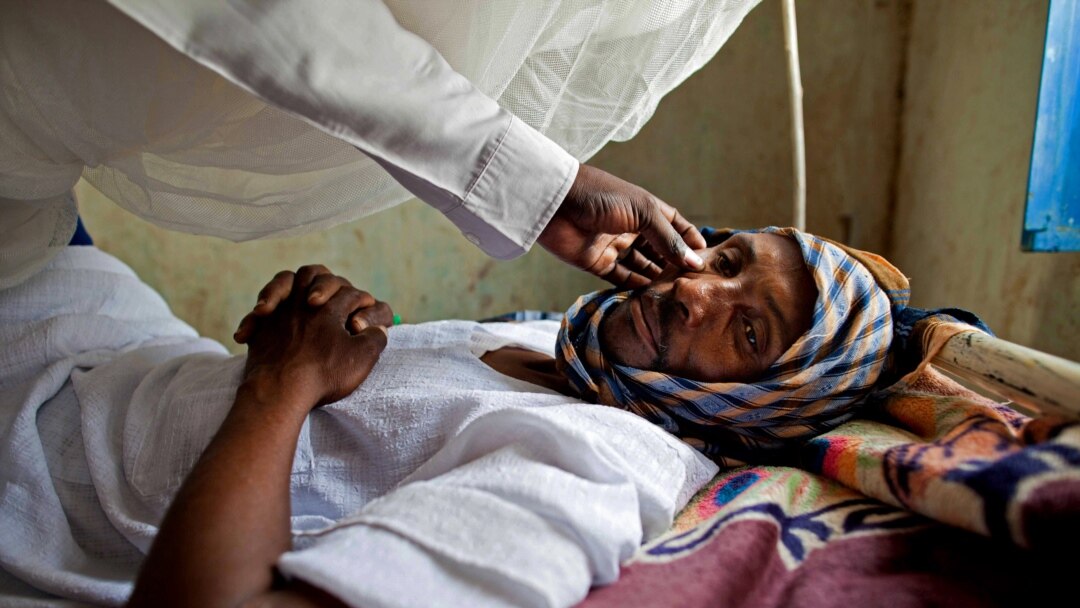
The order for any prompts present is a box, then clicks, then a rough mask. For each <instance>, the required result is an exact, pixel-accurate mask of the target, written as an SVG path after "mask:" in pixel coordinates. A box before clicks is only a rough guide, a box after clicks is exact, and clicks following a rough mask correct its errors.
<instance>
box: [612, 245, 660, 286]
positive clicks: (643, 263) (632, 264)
mask: <svg viewBox="0 0 1080 608" xmlns="http://www.w3.org/2000/svg"><path fill="white" fill-rule="evenodd" d="M619 263H620V264H621V265H622V266H625V267H626V268H627V269H629V270H631V271H633V272H636V273H637V274H640V275H642V276H644V277H647V278H649V279H655V278H656V277H658V276H660V273H661V272H662V271H663V268H661V267H660V266H659V265H657V264H656V262H654V261H652V260H651V259H649V257H648V256H647V255H645V254H644V253H642V252H641V251H639V250H638V249H631V250H629V251H628V252H626V253H625V254H624V255H623V258H622V259H621V260H620V261H619Z"/></svg>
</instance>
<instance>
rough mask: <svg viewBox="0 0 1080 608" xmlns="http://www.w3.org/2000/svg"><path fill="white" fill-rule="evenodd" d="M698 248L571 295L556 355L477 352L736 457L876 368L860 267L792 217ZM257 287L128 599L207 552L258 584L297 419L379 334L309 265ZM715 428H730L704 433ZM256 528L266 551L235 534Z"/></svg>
mask: <svg viewBox="0 0 1080 608" xmlns="http://www.w3.org/2000/svg"><path fill="white" fill-rule="evenodd" d="M702 253H703V258H704V259H705V260H706V264H707V267H706V269H705V270H703V271H701V272H679V271H675V270H669V271H667V272H665V273H663V274H661V276H660V277H659V278H658V279H656V280H655V281H654V282H653V283H652V284H651V285H650V286H648V287H647V288H642V289H638V290H635V291H633V292H621V293H619V292H617V291H612V292H606V293H597V294H590V295H588V296H585V297H583V298H582V299H581V300H579V302H577V303H576V304H575V306H574V307H573V308H572V309H571V310H570V311H569V313H568V315H567V316H566V318H565V320H564V323H563V326H562V331H561V333H560V334H559V336H558V341H557V349H556V352H557V355H558V358H557V359H556V358H555V357H552V356H550V355H548V354H545V353H542V352H537V351H534V350H529V349H522V348H518V347H515V346H506V347H502V348H494V349H491V350H488V351H487V352H486V353H485V354H483V355H482V356H481V357H480V358H481V360H482V361H483V362H484V363H486V364H488V365H489V366H491V367H492V368H494V369H496V370H499V371H501V372H503V373H504V374H506V375H509V376H512V377H515V378H518V379H521V380H524V381H526V382H530V383H532V384H536V385H540V386H545V387H548V388H550V389H552V390H555V391H558V392H560V393H563V394H566V395H569V396H575V397H581V396H584V397H585V398H586V399H587V400H589V401H594V402H595V401H600V402H602V403H607V404H610V405H616V406H619V407H622V408H624V409H629V410H631V411H633V412H635V413H637V414H640V415H642V416H643V417H645V418H647V419H650V420H652V421H654V422H656V423H658V424H660V425H661V426H664V427H666V428H668V429H669V430H671V431H673V432H675V433H678V434H681V435H683V436H688V438H690V439H691V440H692V441H694V442H695V443H696V444H697V445H698V446H699V447H701V448H707V450H706V451H709V452H710V453H712V454H714V455H717V456H723V454H724V452H725V450H724V447H723V446H722V445H718V444H717V442H718V441H734V442H736V443H739V439H741V440H742V443H743V444H745V445H743V446H739V447H735V448H733V449H731V450H730V451H729V452H730V453H735V454H740V455H743V454H746V452H747V450H746V449H745V447H746V445H752V446H760V447H764V448H768V447H773V446H775V445H779V443H781V442H782V440H783V439H785V438H792V437H801V436H805V435H807V434H809V433H814V432H820V431H821V430H824V429H825V428H828V427H829V426H830V425H833V424H837V423H838V421H839V420H842V419H844V418H845V417H846V416H845V414H844V412H843V410H844V409H846V405H848V404H850V403H851V401H852V399H851V397H852V396H853V394H858V393H859V392H860V391H861V390H863V389H865V387H866V386H868V385H869V384H871V383H872V382H873V377H874V376H876V373H875V372H874V370H873V369H869V370H867V369H864V368H874V367H877V368H878V369H880V367H881V365H882V364H883V361H884V355H885V353H886V351H887V349H888V344H889V338H890V337H891V326H890V324H889V301H888V298H887V297H886V296H885V294H884V292H882V290H881V289H880V288H878V287H877V286H876V284H875V283H874V280H873V278H872V277H871V276H870V274H869V272H867V271H866V270H865V269H864V268H862V267H861V266H859V265H858V264H856V263H853V260H852V258H850V257H849V256H847V255H846V254H845V253H844V252H843V251H842V250H840V249H839V248H837V247H835V246H833V245H830V244H828V243H826V242H824V241H821V240H819V239H816V238H814V237H812V236H809V235H804V234H802V233H798V232H795V231H766V232H743V233H740V234H736V235H734V236H732V237H731V238H728V239H726V240H725V241H724V242H722V243H720V244H719V245H717V246H715V247H712V248H710V249H708V250H706V251H703V252H702ZM821 294H823V295H821ZM260 295H261V296H262V299H263V300H265V302H264V303H263V304H262V305H260V306H259V307H258V309H257V311H256V313H255V314H254V315H253V316H251V317H249V319H247V320H246V321H245V323H244V324H243V326H242V328H241V330H240V331H239V332H238V339H240V340H243V341H247V340H249V339H250V345H251V353H250V354H249V359H248V363H247V367H246V373H245V383H244V384H243V385H242V388H241V390H240V392H239V394H238V397H237V403H236V405H235V406H234V408H233V412H232V413H230V416H229V418H227V419H226V423H225V425H223V427H222V430H221V431H220V432H219V434H218V436H217V438H215V440H214V443H213V444H212V445H211V448H210V449H209V450H208V451H207V453H208V454H209V456H204V457H203V462H202V463H200V465H199V466H198V467H197V468H196V470H195V472H193V473H192V475H191V477H189V480H188V482H187V484H186V485H185V487H184V489H183V490H182V492H181V494H180V495H179V496H178V498H177V500H176V503H174V506H173V507H172V510H171V512H170V514H169V517H168V518H167V519H166V522H165V523H164V524H163V526H162V530H161V533H160V535H159V537H158V540H157V541H156V544H155V548H154V550H153V551H152V552H151V554H150V557H149V559H148V561H147V563H146V566H145V568H144V570H143V574H142V578H141V580H140V584H139V585H138V586H137V588H136V593H135V596H134V598H135V600H136V601H137V602H145V603H147V604H156V603H157V602H158V601H159V600H160V598H161V592H163V591H165V590H166V589H170V590H171V591H169V592H172V593H174V592H175V589H176V588H177V587H178V586H181V583H182V581H184V580H185V577H184V576H181V575H180V574H179V573H180V572H185V571H189V570H193V571H194V575H195V576H198V577H200V578H201V577H204V576H205V577H206V578H207V579H210V580H213V579H214V578H215V576H214V573H215V571H217V572H218V573H219V575H220V574H223V573H222V572H221V571H222V564H221V563H220V562H219V561H217V562H215V563H214V564H212V565H210V564H206V562H205V558H206V556H208V555H216V556H218V560H220V559H222V557H223V556H226V555H228V556H230V559H229V562H228V563H229V566H228V567H227V568H226V569H225V570H224V572H227V574H224V575H222V576H221V578H220V580H215V581H213V585H212V586H211V588H210V590H211V591H212V593H210V595H211V596H217V597H222V596H224V597H232V598H236V599H238V600H245V599H249V598H251V597H252V595H253V594H257V593H267V592H270V590H271V588H272V579H271V572H272V570H273V565H274V563H275V562H276V561H277V560H278V559H279V557H280V555H281V554H282V553H283V552H285V551H287V550H288V549H289V548H290V535H289V526H288V490H289V484H288V475H287V472H288V471H289V467H290V466H291V461H292V458H293V453H294V450H295V442H296V436H297V435H298V433H299V432H300V428H301V424H302V421H303V419H304V417H305V416H306V415H307V414H308V412H309V411H310V409H311V408H312V407H314V406H317V405H318V404H320V403H329V402H334V401H337V400H338V399H340V398H342V397H344V396H346V395H348V394H349V393H351V392H353V391H354V390H357V389H356V387H357V386H359V385H360V384H361V383H363V381H364V379H365V377H366V376H367V375H368V374H369V373H370V371H371V370H372V368H373V367H374V365H375V361H376V360H377V359H378V357H379V353H380V352H381V351H382V350H383V347H384V345H385V344H386V331H384V330H383V327H385V326H388V325H389V321H390V319H391V318H392V313H391V312H390V309H389V307H388V306H386V305H385V304H383V303H381V302H377V301H375V300H374V299H373V298H371V296H369V295H368V294H366V293H364V292H361V291H358V290H355V289H354V288H352V287H351V286H350V285H349V284H348V282H347V281H345V280H344V279H342V278H340V277H335V276H334V275H332V274H329V272H328V271H325V269H322V268H305V269H302V270H301V271H300V273H299V275H292V274H291V273H282V274H279V275H278V277H276V278H275V280H274V281H273V282H272V283H271V284H270V285H268V286H267V288H266V290H264V293H263V294H260ZM275 308H276V309H277V310H276V312H274V309H275ZM256 315H258V316H256ZM350 330H351V331H350ZM354 334H355V335H354ZM841 366H842V367H841ZM378 371H383V372H384V373H397V374H408V373H410V372H412V371H415V372H416V373H421V371H422V370H393V371H391V370H383V369H380V370H378ZM853 377H854V378H853ZM823 382H824V383H826V385H827V386H826V387H821V386H817V385H818V384H819V383H823ZM359 390H363V389H362V388H361V389H359ZM718 395H723V398H722V399H719V398H718V397H717V396H718ZM279 417H280V422H279ZM266 418H272V420H273V422H270V423H267V422H266V421H265V420H266ZM720 425H722V427H721V428H724V429H729V430H732V429H733V430H735V433H736V434H735V435H726V434H725V435H721V434H718V433H716V432H711V431H714V430H715V429H711V428H710V427H720ZM267 427H269V428H267ZM687 430H691V432H690V433H687V432H686V431H687ZM222 461H224V462H222ZM253 461H257V462H258V464H257V465H251V464H245V465H244V466H243V467H238V466H236V465H235V464H233V465H230V464H228V463H239V462H243V463H250V462H253ZM244 481H246V482H247V483H246V484H243V482H244ZM223 496H224V497H228V498H227V500H222V497H223ZM234 501H235V502H234ZM239 521H243V522H244V523H243V524H239V523H238V522H239ZM270 530H272V531H274V534H273V535H272V536H271V535H269V534H267V531H270ZM254 534H260V535H261V536H262V539H263V541H264V543H265V545H266V546H265V547H253V546H252V543H251V542H250V541H247V540H245V539H248V538H249V537H250V536H251V535H254ZM270 539H272V542H271V540H270ZM260 544H263V543H260ZM286 569H287V570H288V568H286ZM355 575H356V576H368V575H369V574H368V573H365V572H356V573H355ZM308 580H311V579H308ZM170 583H171V584H170ZM169 592H166V593H169ZM277 593H278V595H276V596H273V595H272V596H270V597H278V598H281V599H283V600H284V599H285V598H288V599H296V600H298V601H299V600H300V599H312V598H317V599H318V600H319V601H322V602H324V603H334V602H336V600H334V599H332V596H326V595H325V594H324V593H323V592H322V591H318V590H315V589H313V588H312V587H310V586H308V585H307V584H304V586H303V587H302V588H298V587H294V588H292V589H289V590H281V591H278V592H277Z"/></svg>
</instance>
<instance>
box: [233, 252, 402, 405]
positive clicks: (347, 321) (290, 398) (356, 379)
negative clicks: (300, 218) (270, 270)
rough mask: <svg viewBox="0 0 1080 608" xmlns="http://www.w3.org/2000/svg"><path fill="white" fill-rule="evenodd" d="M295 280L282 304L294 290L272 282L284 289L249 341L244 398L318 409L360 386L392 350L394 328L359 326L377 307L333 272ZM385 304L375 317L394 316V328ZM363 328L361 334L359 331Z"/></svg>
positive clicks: (274, 290)
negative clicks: (361, 316)
mask: <svg viewBox="0 0 1080 608" xmlns="http://www.w3.org/2000/svg"><path fill="white" fill-rule="evenodd" d="M305 268H308V267H305ZM324 270H325V269H324ZM281 276H283V275H282V274H280V273H279V275H278V277H281ZM294 278H295V279H297V280H295V281H294V283H293V285H292V286H291V288H290V289H289V293H288V295H287V296H285V297H284V298H283V299H276V296H277V295H278V294H279V293H280V291H281V290H283V289H284V287H285V284H286V283H287V282H286V281H278V278H275V281H272V282H271V284H270V285H271V286H274V285H276V287H272V288H271V289H270V291H269V292H267V293H268V295H269V296H273V297H275V301H274V310H273V311H272V312H269V313H267V314H265V315H259V316H256V318H255V321H254V323H253V324H254V327H253V328H252V329H251V330H250V331H249V334H248V335H246V336H245V341H246V342H247V344H248V358H247V365H246V366H245V368H244V380H243V384H242V388H241V392H244V391H250V392H251V393H252V394H253V396H255V398H256V399H257V400H259V401H262V400H263V399H266V400H267V402H270V401H273V402H275V403H284V404H289V405H288V406H287V407H297V408H301V409H302V408H305V407H306V408H307V409H310V408H312V407H315V406H317V405H322V404H325V403H330V402H333V401H337V400H339V399H341V398H343V397H345V396H346V395H348V394H349V393H351V392H352V391H354V390H355V389H356V388H357V387H358V386H360V383H362V382H363V381H364V379H365V378H367V376H368V374H369V373H370V372H371V369H372V368H373V367H374V366H375V362H376V361H378V359H379V355H380V354H381V353H382V351H383V349H384V348H385V347H386V329H385V327H384V325H386V324H388V323H368V322H366V321H365V322H363V323H360V324H358V323H357V322H356V321H355V317H356V314H358V311H361V310H364V309H372V308H373V307H374V304H373V303H375V302H376V300H375V299H374V298H373V297H372V296H371V294H369V293H367V292H364V291H360V290H359V289H356V288H355V287H353V286H352V285H350V284H349V283H348V281H347V280H345V279H343V278H341V277H336V276H334V275H332V274H329V271H326V272H320V273H314V272H310V271H307V270H305V269H304V268H302V269H301V270H300V271H299V272H298V273H297V274H296V276H295V277H294ZM301 278H302V279H304V280H303V281H301V280H299V279H301ZM380 304H382V305H381V306H379V307H377V308H378V312H372V313H371V315H372V317H375V318H378V319H380V320H382V318H383V317H384V316H386V315H389V317H390V319H391V320H392V317H393V313H392V312H390V308H389V306H387V305H386V304H385V303H380ZM358 326H360V331H358V332H357V331H354V329H355V328H357V327H358ZM303 413H306V411H305V412H303Z"/></svg>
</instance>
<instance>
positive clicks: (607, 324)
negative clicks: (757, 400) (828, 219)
mask: <svg viewBox="0 0 1080 608" xmlns="http://www.w3.org/2000/svg"><path fill="white" fill-rule="evenodd" d="M698 253H699V254H701V257H702V258H703V259H704V260H705V270H702V271H700V272H684V271H681V270H672V268H670V267H669V268H668V269H667V270H665V271H664V273H663V274H662V275H660V277H658V278H657V279H656V280H655V281H653V283H652V284H650V285H649V286H648V287H644V288H642V289H638V290H635V291H634V292H633V294H632V295H631V296H630V298H629V299H627V300H626V301H624V302H621V303H619V304H618V305H617V306H615V307H614V308H613V309H612V310H611V311H609V313H608V314H607V315H606V316H605V317H604V320H603V321H602V322H601V326H600V344H601V348H602V350H603V351H604V353H605V354H606V355H607V356H608V357H611V358H612V359H614V360H615V361H617V362H619V363H621V364H623V365H629V366H631V367H636V368H639V369H648V370H653V371H659V372H665V373H669V374H672V375H675V376H680V377H684V378H691V379H694V380H700V381H706V382H751V381H753V380H755V379H757V378H759V377H760V376H761V374H762V373H764V372H765V370H767V369H768V368H769V366H770V365H772V364H773V363H774V362H775V361H776V360H777V359H779V358H780V355H782V354H783V353H784V351H786V350H787V349H788V348H789V347H790V346H791V345H792V344H794V342H795V340H796V339H798V337H799V336H801V335H802V334H803V333H804V332H806V330H807V329H809V328H810V322H811V318H812V316H813V309H814V302H815V301H816V299H817V288H816V287H815V286H814V280H813V277H812V276H811V275H810V271H809V270H807V268H806V265H805V264H804V263H803V259H802V254H801V253H800V251H799V245H798V244H797V243H796V242H795V241H794V240H792V239H790V238H788V237H785V236H781V235H777V234H767V233H753V234H750V233H746V234H737V235H735V236H733V237H731V238H729V239H728V240H726V241H724V242H723V243H721V244H720V245H717V246H716V247H711V248H709V249H703V250H700V251H698Z"/></svg>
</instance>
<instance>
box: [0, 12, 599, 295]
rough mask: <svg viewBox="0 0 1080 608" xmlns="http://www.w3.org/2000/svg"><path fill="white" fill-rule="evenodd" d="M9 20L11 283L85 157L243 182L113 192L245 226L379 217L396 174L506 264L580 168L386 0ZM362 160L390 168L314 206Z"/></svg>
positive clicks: (43, 248) (1, 82)
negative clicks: (353, 194) (406, 25)
mask: <svg viewBox="0 0 1080 608" xmlns="http://www.w3.org/2000/svg"><path fill="white" fill-rule="evenodd" d="M0 15H2V17H3V18H2V19H0V40H2V42H3V44H0V90H2V92H3V95H0V286H3V285H10V284H14V283H16V282H18V281H20V280H22V279H24V278H25V277H26V276H29V274H31V273H32V272H33V271H34V270H35V269H36V268H39V267H40V266H41V265H42V264H43V263H44V262H45V261H46V260H47V259H48V257H49V256H50V255H53V254H55V253H56V252H57V251H59V250H60V249H62V248H63V246H64V245H66V243H67V239H69V238H70V236H71V234H72V233H73V232H74V226H75V224H74V222H75V207H74V205H75V202H74V201H73V200H72V199H71V198H70V196H69V192H70V190H71V188H72V187H73V186H74V185H75V182H76V181H77V180H78V178H79V177H80V175H81V174H82V173H83V170H84V167H87V168H88V169H87V170H89V171H93V168H94V167H95V166H98V165H109V166H113V167H119V168H121V169H122V171H121V172H117V173H110V175H111V176H113V177H112V179H113V180H116V179H123V178H122V177H121V176H123V175H127V176H142V179H143V180H146V181H151V182H153V181H157V182H160V183H167V184H169V190H170V191H173V192H177V193H185V192H187V191H189V189H190V191H198V189H200V188H205V189H207V190H208V191H210V192H213V191H215V190H214V189H213V188H212V187H208V186H207V185H206V184H205V182H207V181H213V180H215V179H217V180H220V181H222V182H229V181H230V180H232V181H233V182H235V184H234V185H231V186H229V193H230V194H229V196H231V197H232V198H227V197H222V198H223V199H225V200H219V201H214V200H209V199H199V200H200V201H201V203H200V204H185V205H181V204H176V205H171V204H168V201H167V200H166V201H154V200H152V199H149V198H146V194H145V193H144V192H142V191H140V190H139V188H137V187H134V185H131V186H130V187H127V188H124V187H123V186H122V185H121V186H118V188H119V189H120V190H121V191H123V192H124V193H125V195H129V196H130V197H131V200H128V199H127V198H126V197H125V198H124V200H121V201H119V202H121V203H122V204H124V205H125V206H127V207H128V208H133V209H134V210H135V211H136V212H139V211H140V210H142V211H145V213H144V215H145V216H146V217H148V218H149V219H152V220H153V221H156V222H158V223H160V224H162V225H164V226H166V227H170V228H174V229H179V230H186V231H194V232H199V233H210V234H216V235H218V236H224V237H227V238H231V239H234V240H245V239H250V238H258V237H261V236H266V235H281V234H288V233H289V231H290V230H295V229H297V228H300V227H302V228H303V229H305V230H310V229H312V228H314V227H319V226H327V225H331V224H333V223H337V222H341V221H346V220H349V219H354V218H356V217H360V216H362V215H367V214H370V213H373V212H375V211H378V210H380V209H383V208H386V207H387V206H390V205H392V204H395V203H398V202H401V200H404V199H403V197H402V196H400V195H399V194H398V190H397V189H396V188H395V187H394V186H395V184H394V181H395V180H396V182H397V183H398V184H401V185H402V186H404V187H405V188H406V189H407V190H408V191H409V192H410V193H411V194H412V195H414V196H416V197H418V198H420V199H421V200H423V201H425V202H426V203H428V204H430V205H432V206H433V207H435V208H437V209H438V210H439V211H441V212H442V213H443V214H444V215H445V216H446V217H447V218H448V219H449V220H450V221H452V222H453V223H454V224H455V225H457V226H458V228H459V229H461V231H462V232H463V234H464V235H465V237H466V238H467V239H469V240H470V241H472V242H473V243H474V244H476V245H477V246H479V247H480V248H482V249H483V250H484V251H485V252H487V253H488V254H489V255H491V256H493V257H495V258H499V259H509V258H513V257H515V256H517V255H520V254H522V253H524V252H525V251H527V250H528V249H529V247H530V246H531V245H532V244H533V242H534V241H535V240H536V238H537V237H538V236H539V234H540V231H541V230H542V229H543V227H544V226H545V225H546V224H547V222H548V220H549V219H550V218H551V216H552V215H553V214H554V212H555V211H556V210H557V209H558V206H559V204H560V203H561V202H562V200H563V198H564V197H565V195H566V193H567V191H568V190H569V188H570V185H571V184H572V183H573V179H574V176H575V175H576V172H577V168H578V161H577V160H576V159H575V158H574V157H573V156H571V155H570V154H569V153H567V152H566V151H565V150H563V149H562V148H561V147H560V146H559V145H557V144H556V143H554V142H552V141H551V140H550V139H548V138H547V137H545V136H543V135H541V134H540V133H539V132H537V131H536V130H535V129H533V128H532V127H530V126H529V125H527V124H526V123H524V122H522V121H521V120H519V119H517V118H516V117H515V116H514V115H513V114H511V113H510V112H508V111H507V110H505V109H503V108H502V107H500V106H499V104H498V103H496V102H495V101H494V100H492V99H491V98H490V97H488V96H487V95H485V94H484V93H482V92H481V91H480V90H479V89H477V88H476V87H475V86H474V85H473V84H472V83H471V82H470V81H469V80H468V79H466V78H465V77H464V76H462V75H460V74H458V73H457V72H456V71H454V70H453V69H452V68H451V67H450V65H449V64H448V63H447V62H446V61H445V60H444V59H443V57H442V56H441V55H440V54H439V53H438V52H437V51H436V50H435V49H434V48H433V47H432V46H431V45H430V44H428V43H427V42H426V41H424V40H423V39H422V38H420V37H419V36H416V35H415V34H413V33H411V32H409V31H407V30H405V29H403V28H402V27H401V26H400V25H398V23H397V22H396V21H395V19H394V16H393V14H392V13H391V12H390V11H389V10H388V9H387V7H386V6H385V5H384V4H383V3H382V2H381V1H379V0H332V1H327V2H320V3H319V4H318V6H317V8H316V7H313V6H312V5H310V4H308V3H303V2H246V1H244V2H231V3H222V2H218V1H217V0H207V1H201V0H199V1H192V2H156V1H153V0H147V1H143V0H138V1H132V2H128V1H125V0H115V1H113V2H111V5H110V4H109V3H105V2H103V1H100V0H98V1H93V2H84V1H82V0H33V1H26V2H23V1H20V0H4V1H3V2H2V3H0ZM155 34H157V36H155ZM159 36H160V38H159ZM358 40H359V41H363V42H362V43H361V44H358V43H357V41H358ZM163 41H164V42H163ZM166 43H168V45H172V46H173V47H175V48H176V49H179V50H180V51H183V52H177V51H176V50H174V49H172V48H169V46H168V45H167V44H166ZM73 58H75V59H73ZM195 60H197V62H196V61H195ZM207 68H209V69H207ZM245 91H246V92H245ZM249 93H250V94H249ZM310 126H314V127H316V128H317V129H318V131H317V132H312V130H311V129H310ZM252 139H256V140H257V141H252ZM353 146H354V147H355V149H353V148H352V147H353ZM357 150H359V151H361V152H363V154H360V153H359V152H357ZM170 155H171V156H170ZM365 155H366V156H365ZM177 156H178V157H179V158H180V160H177V161H175V162H170V160H169V159H170V158H171V157H177ZM368 159H371V160H374V161H375V162H377V163H378V164H379V165H381V166H382V167H383V168H384V169H385V170H386V171H387V173H389V175H390V176H392V177H393V179H392V180H391V179H389V178H386V179H385V180H384V181H385V183H383V184H381V185H378V187H375V188H374V193H375V194H374V195H372V192H371V191H365V192H364V194H366V195H367V197H366V198H363V199H360V200H352V201H350V203H349V206H350V207H351V209H349V210H348V211H347V212H345V213H342V212H341V209H340V207H341V205H342V203H340V202H335V203H333V204H324V205H320V202H325V201H326V200H328V198H336V199H341V198H345V199H346V200H348V196H349V191H350V190H357V189H358V188H359V187H360V186H364V185H367V184H355V183H352V182H351V181H350V180H352V179H353V178H354V176H356V175H360V174H358V173H357V169H358V168H359V167H362V166H363V163H364V161H365V160H368ZM369 162H370V161H369ZM195 166H197V167H199V171H198V172H197V175H196V174H194V172H193V171H192V167H195ZM210 167H214V168H216V171H215V170H213V169H211V168H210ZM274 175H281V176H283V177H282V178H281V179H277V180H275V179H274V178H273V177H272V176H274ZM267 176H271V177H269V178H268V177H267ZM286 176H287V178H288V179H287V180H286V179H285V177H286ZM185 180H188V181H190V188H188V187H187V186H188V184H185ZM199 181H202V182H204V183H199ZM143 199H145V200H143ZM177 200H179V198H178V199H177ZM155 202H156V204H155ZM163 203H166V204H163Z"/></svg>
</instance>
